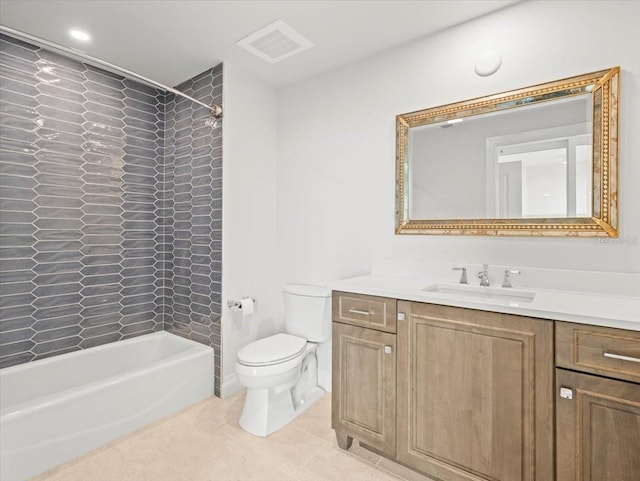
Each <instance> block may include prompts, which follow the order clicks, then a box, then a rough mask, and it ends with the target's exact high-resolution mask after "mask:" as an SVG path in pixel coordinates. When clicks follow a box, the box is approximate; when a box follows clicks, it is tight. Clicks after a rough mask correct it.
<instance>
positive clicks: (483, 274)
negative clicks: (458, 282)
mask: <svg viewBox="0 0 640 481" xmlns="http://www.w3.org/2000/svg"><path fill="white" fill-rule="evenodd" d="M478 278H479V279H480V286H482V287H489V286H490V283H489V265H488V264H482V270H481V271H480V272H478Z"/></svg>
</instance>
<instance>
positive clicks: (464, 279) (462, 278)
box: [452, 267, 469, 284]
mask: <svg viewBox="0 0 640 481" xmlns="http://www.w3.org/2000/svg"><path fill="white" fill-rule="evenodd" d="M452 270H453V271H462V276H460V284H469V281H468V280H467V268H466V267H454V268H453V269H452Z"/></svg>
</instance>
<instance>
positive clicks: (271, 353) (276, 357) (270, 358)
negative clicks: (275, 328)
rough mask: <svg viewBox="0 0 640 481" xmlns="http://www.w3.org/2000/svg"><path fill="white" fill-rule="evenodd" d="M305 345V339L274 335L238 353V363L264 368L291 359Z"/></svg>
mask: <svg viewBox="0 0 640 481" xmlns="http://www.w3.org/2000/svg"><path fill="white" fill-rule="evenodd" d="M306 345H307V341H306V339H303V338H301V337H297V336H292V335H291V334H276V335H274V336H269V337H265V338H264V339H259V340H257V341H255V342H252V343H251V344H248V345H246V346H244V347H243V348H242V349H240V350H239V351H238V362H239V363H240V364H244V365H246V366H265V365H268V364H277V363H280V362H284V361H288V360H289V359H293V358H294V357H296V356H297V355H298V354H300V353H301V352H302V351H304V348H305V346H306Z"/></svg>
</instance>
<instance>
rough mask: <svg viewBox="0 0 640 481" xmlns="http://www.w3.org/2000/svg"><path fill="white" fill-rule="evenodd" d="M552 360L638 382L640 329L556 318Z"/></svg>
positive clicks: (561, 364)
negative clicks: (554, 350)
mask: <svg viewBox="0 0 640 481" xmlns="http://www.w3.org/2000/svg"><path fill="white" fill-rule="evenodd" d="M556 364H557V365H558V366H560V367H566V368H569V369H574V370H577V371H585V372H590V373H594V374H600V375H601V376H608V377H613V378H617V379H623V380H627V381H633V382H637V383H640V332H638V331H627V330H622V329H613V328H609V327H599V326H589V325H584V324H572V323H569V322H556Z"/></svg>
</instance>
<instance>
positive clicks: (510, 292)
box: [422, 284, 536, 303]
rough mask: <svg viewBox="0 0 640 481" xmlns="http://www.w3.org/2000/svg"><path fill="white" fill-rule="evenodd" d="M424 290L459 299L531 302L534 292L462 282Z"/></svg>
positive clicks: (433, 286)
mask: <svg viewBox="0 0 640 481" xmlns="http://www.w3.org/2000/svg"><path fill="white" fill-rule="evenodd" d="M422 290H423V291H425V292H433V293H437V294H447V295H452V296H456V297H459V298H461V299H478V300H486V301H501V302H513V303H520V302H533V300H534V299H535V297H536V293H535V292H531V291H521V290H519V289H509V288H504V287H473V286H466V285H463V284H433V285H431V286H428V287H425V288H424V289H422Z"/></svg>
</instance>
